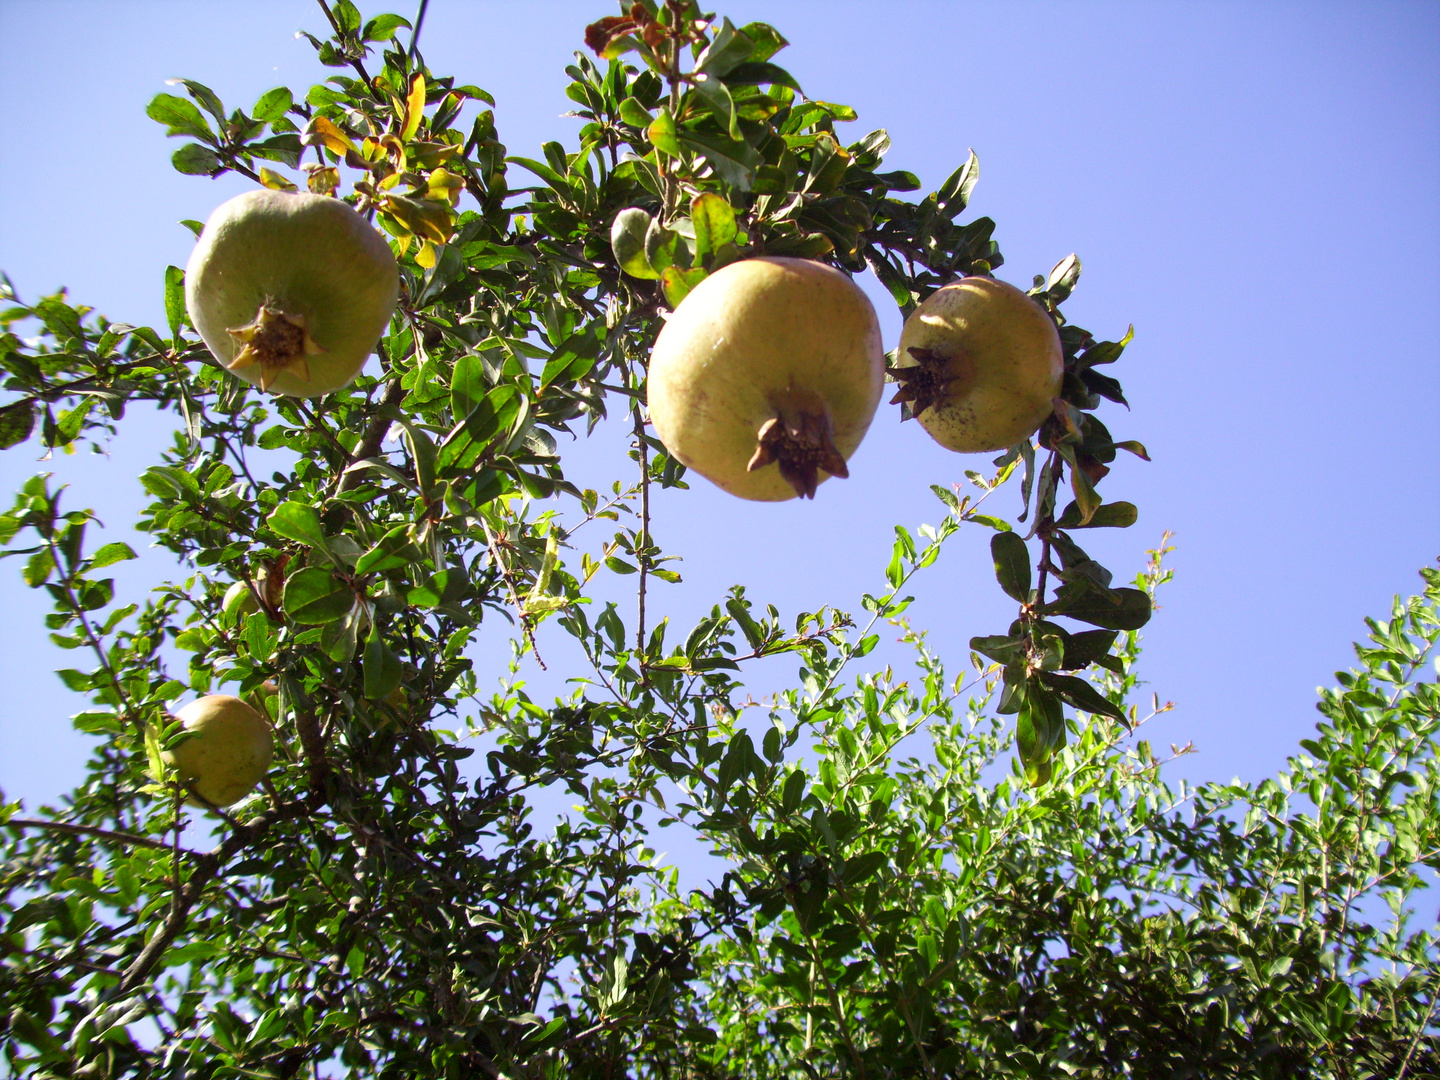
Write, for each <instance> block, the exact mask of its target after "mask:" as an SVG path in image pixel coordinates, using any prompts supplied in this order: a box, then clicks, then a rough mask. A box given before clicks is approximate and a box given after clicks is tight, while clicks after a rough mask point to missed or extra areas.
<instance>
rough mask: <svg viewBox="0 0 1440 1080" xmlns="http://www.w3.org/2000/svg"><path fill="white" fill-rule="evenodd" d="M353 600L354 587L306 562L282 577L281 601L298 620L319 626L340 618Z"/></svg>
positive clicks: (290, 614)
mask: <svg viewBox="0 0 1440 1080" xmlns="http://www.w3.org/2000/svg"><path fill="white" fill-rule="evenodd" d="M354 604H355V591H354V590H353V589H352V588H351V587H350V586H349V585H347V584H345V582H343V581H341V580H340V579H339V578H337V577H335V575H333V574H332V573H330V571H329V570H326V569H325V568H323V567H319V566H307V567H306V568H305V569H303V570H299V571H297V572H295V573H293V574H291V575H290V577H289V578H288V579H286V581H285V593H284V600H283V605H284V608H285V612H286V614H288V615H289V616H290V617H291V618H292V619H294V620H295V621H296V622H297V623H304V624H308V625H312V626H318V625H321V624H323V623H329V622H334V621H335V620H336V619H339V618H342V617H343V616H344V615H345V613H346V612H348V611H349V610H350V609H351V607H353V606H354Z"/></svg>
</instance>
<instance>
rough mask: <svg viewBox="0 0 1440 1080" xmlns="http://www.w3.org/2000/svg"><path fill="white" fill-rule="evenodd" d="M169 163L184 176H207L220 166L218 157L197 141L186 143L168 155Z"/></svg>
mask: <svg viewBox="0 0 1440 1080" xmlns="http://www.w3.org/2000/svg"><path fill="white" fill-rule="evenodd" d="M170 164H171V165H173V166H174V167H175V171H176V172H181V173H184V174H185V175H186V176H209V175H210V174H211V173H213V172H215V171H216V170H217V169H219V168H220V158H219V157H217V156H216V154H215V151H213V150H209V149H206V148H205V147H203V146H201V145H200V144H199V143H186V144H185V145H184V146H182V147H180V149H179V150H176V151H175V153H173V154H171V155H170Z"/></svg>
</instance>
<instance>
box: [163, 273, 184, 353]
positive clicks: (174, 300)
mask: <svg viewBox="0 0 1440 1080" xmlns="http://www.w3.org/2000/svg"><path fill="white" fill-rule="evenodd" d="M165 321H166V322H168V323H169V324H170V337H171V338H172V339H173V340H174V342H175V348H176V349H179V348H180V347H181V342H180V327H181V326H183V325H184V324H185V322H186V318H185V271H184V270H181V269H180V268H179V267H178V266H167V267H165Z"/></svg>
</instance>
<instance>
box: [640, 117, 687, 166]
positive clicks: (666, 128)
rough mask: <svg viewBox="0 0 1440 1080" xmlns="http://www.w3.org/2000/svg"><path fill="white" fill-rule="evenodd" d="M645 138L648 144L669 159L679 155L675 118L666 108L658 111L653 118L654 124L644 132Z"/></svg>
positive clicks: (678, 139)
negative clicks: (657, 114) (658, 113)
mask: <svg viewBox="0 0 1440 1080" xmlns="http://www.w3.org/2000/svg"><path fill="white" fill-rule="evenodd" d="M645 137H646V138H647V139H649V140H650V144H651V145H652V146H654V147H655V149H656V150H659V151H660V152H661V153H662V154H667V155H669V156H670V157H679V156H680V153H681V148H680V138H679V133H678V132H677V130H676V128H675V117H674V116H672V115H671V114H670V110H669V109H668V108H664V109H661V110H660V115H659V116H657V117H655V122H654V123H653V124H651V125H650V127H649V129H648V130H647V131H646V132H645Z"/></svg>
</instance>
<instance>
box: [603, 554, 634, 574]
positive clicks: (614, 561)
mask: <svg viewBox="0 0 1440 1080" xmlns="http://www.w3.org/2000/svg"><path fill="white" fill-rule="evenodd" d="M605 565H606V566H608V567H609V568H610V569H611V570H613V571H615V573H617V574H634V573H638V570H637V568H636V567H634V566H631V565H630V564H629V563H628V562H626V561H625V560H624V559H621V558H617V557H616V556H614V555H607V556H606V557H605Z"/></svg>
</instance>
